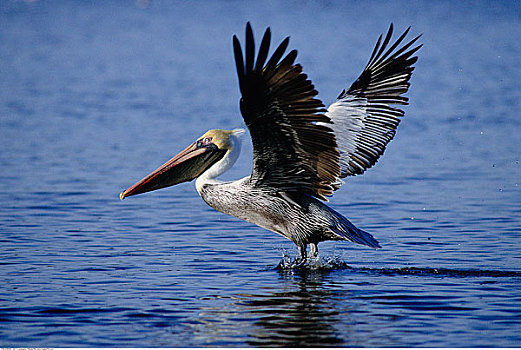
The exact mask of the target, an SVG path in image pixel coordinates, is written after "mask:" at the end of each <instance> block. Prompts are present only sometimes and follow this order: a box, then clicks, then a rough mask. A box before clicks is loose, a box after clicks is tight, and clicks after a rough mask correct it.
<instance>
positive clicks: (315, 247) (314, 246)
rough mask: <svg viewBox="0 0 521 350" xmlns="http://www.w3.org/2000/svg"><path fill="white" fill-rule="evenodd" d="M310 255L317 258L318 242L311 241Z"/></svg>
mask: <svg viewBox="0 0 521 350" xmlns="http://www.w3.org/2000/svg"><path fill="white" fill-rule="evenodd" d="M309 256H310V257H312V258H316V257H317V256H318V244H317V243H309Z"/></svg>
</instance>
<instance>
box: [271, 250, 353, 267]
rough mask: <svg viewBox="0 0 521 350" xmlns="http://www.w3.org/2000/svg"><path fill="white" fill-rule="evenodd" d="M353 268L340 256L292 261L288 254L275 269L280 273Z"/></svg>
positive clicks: (284, 255)
mask: <svg viewBox="0 0 521 350" xmlns="http://www.w3.org/2000/svg"><path fill="white" fill-rule="evenodd" d="M349 268H351V267H350V266H349V265H347V263H346V262H345V261H344V260H342V258H341V257H339V256H332V257H321V256H317V257H309V258H306V259H300V258H295V259H293V260H292V259H291V257H290V256H289V255H287V254H286V253H284V254H283V256H282V259H281V260H280V262H279V264H278V265H277V267H276V268H275V269H276V270H278V271H294V272H297V271H315V272H328V271H333V270H343V269H349Z"/></svg>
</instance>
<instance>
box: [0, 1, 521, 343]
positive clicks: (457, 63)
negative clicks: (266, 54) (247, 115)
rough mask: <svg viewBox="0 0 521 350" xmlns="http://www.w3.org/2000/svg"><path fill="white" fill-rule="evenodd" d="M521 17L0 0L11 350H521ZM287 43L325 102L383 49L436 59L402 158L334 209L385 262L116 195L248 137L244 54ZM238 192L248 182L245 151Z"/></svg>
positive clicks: (3, 225)
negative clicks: (293, 264) (264, 38)
mask: <svg viewBox="0 0 521 350" xmlns="http://www.w3.org/2000/svg"><path fill="white" fill-rule="evenodd" d="M520 13H521V11H520V6H519V3H518V2H514V1H512V2H508V1H505V2H494V3H490V4H489V3H488V2H458V3H456V4H454V3H452V2H436V3H431V2H415V3H410V2H392V3H389V4H386V3H366V4H364V3H359V2H317V3H301V2H289V3H288V2H268V3H262V4H260V3H259V4H257V3H247V2H226V3H213V2H202V3H197V4H192V3H184V2H163V1H152V2H150V3H148V2H142V1H140V2H138V3H136V4H134V3H132V2H110V3H106V2H103V3H101V2H99V3H88V2H74V1H63V2H60V1H52V2H43V1H35V2H24V1H4V2H2V3H1V4H0V62H1V65H0V91H1V93H0V203H1V204H0V208H1V210H0V246H1V248H2V256H1V259H0V277H1V279H2V281H3V284H2V293H0V320H1V326H0V339H2V345H3V346H24V347H33V346H52V347H76V346H119V347H134V346H151V347H154V346H274V345H278V346H313V345H314V346H360V347H365V346H373V347H374V346H427V347H458V346H474V347H479V346H502V347H515V346H520V345H521V335H520V334H521V332H520V331H521V309H520V308H519V305H521V268H520V266H521V165H520V160H521V151H520V150H521V137H520V136H519V135H521V118H520V115H519V111H520V110H521V108H520V107H521V106H520V97H521V92H520V89H519V81H520V80H521V67H520V65H519V57H520V56H519V55H520V53H521V44H520V41H519V40H517V39H516V38H519V37H521V22H520V19H521V14H520ZM248 20H249V21H251V22H252V24H253V27H254V31H255V33H256V35H257V36H260V35H261V33H262V31H263V30H264V28H265V27H266V26H268V25H269V26H271V28H272V33H273V39H274V40H276V41H279V40H282V38H284V37H285V36H286V35H290V36H291V38H292V39H291V44H290V45H291V47H294V48H297V49H298V50H299V58H298V60H299V61H300V62H301V63H302V64H303V66H304V69H305V71H306V72H307V73H308V74H309V76H310V77H311V78H312V79H313V82H314V84H315V85H316V87H317V88H318V90H319V91H320V95H319V96H320V97H321V98H322V99H323V100H324V101H325V103H330V102H332V101H333V100H334V98H335V97H336V96H337V95H338V93H339V92H340V90H341V89H342V88H344V87H346V86H347V85H349V84H350V83H351V82H352V81H354V79H356V77H357V74H358V73H359V72H360V71H361V69H362V68H363V67H364V65H365V63H366V61H367V59H368V58H369V55H370V53H371V50H372V48H373V45H374V43H375V41H376V38H377V36H378V35H379V34H380V33H381V32H385V31H386V29H387V27H388V25H389V23H390V22H394V24H395V27H396V29H397V30H398V31H402V30H405V28H407V27H408V26H409V25H412V27H413V29H412V34H413V35H416V34H419V33H424V36H423V37H422V41H423V42H424V44H425V46H424V47H423V48H422V50H421V51H420V53H419V54H420V60H419V61H418V64H417V69H416V70H415V72H414V75H413V78H412V88H411V90H410V93H409V97H410V99H411V104H410V105H409V106H407V107H406V117H405V118H404V119H403V122H402V124H401V125H400V127H399V129H398V133H397V136H396V138H395V140H394V141H393V142H392V143H391V144H390V146H389V147H388V149H387V151H386V154H385V155H384V157H383V158H382V159H381V161H380V162H379V163H378V164H377V165H376V166H375V167H374V168H373V169H371V170H369V171H368V172H367V173H366V174H364V175H363V176H360V177H355V178H350V179H348V182H347V183H346V185H345V186H344V187H343V188H342V189H341V190H340V191H338V192H337V193H336V194H335V196H334V197H333V198H332V200H331V205H332V206H333V207H334V208H335V209H336V210H338V211H339V212H341V213H343V214H344V215H345V216H346V217H348V218H349V219H350V220H351V221H352V222H353V223H355V224H356V225H358V226H359V227H360V228H362V229H364V230H367V231H369V232H372V233H373V235H374V236H375V237H376V238H377V239H378V240H379V241H380V243H381V244H382V247H383V248H382V249H380V250H372V249H369V248H366V247H360V246H357V245H354V244H351V243H348V242H341V243H333V242H328V243H322V244H321V245H320V252H321V256H322V260H321V261H320V262H317V263H316V264H315V265H313V266H312V267H308V268H307V269H280V268H279V269H278V268H277V266H278V265H279V263H281V262H285V261H286V260H285V259H287V256H290V257H295V256H296V254H297V252H296V249H295V248H294V247H293V244H292V243H291V242H289V241H287V240H285V239H283V238H282V237H279V236H277V235H275V234H273V233H270V232H268V231H265V230H263V229H261V228H258V227H255V226H252V225H250V224H248V223H245V222H242V221H239V220H236V219H234V218H232V217H228V216H225V215H223V214H220V213H217V212H215V211H213V210H212V209H211V208H209V207H207V206H206V205H205V204H204V203H203V202H202V200H201V199H200V198H199V197H198V196H197V193H196V191H195V189H194V185H193V184H192V183H188V184H182V185H179V186H176V187H175V188H169V189H164V190H161V191H157V192H153V193H149V194H146V195H143V196H136V197H132V198H129V199H127V200H125V201H124V202H122V201H120V200H119V199H118V194H119V192H120V191H121V190H122V189H124V188H126V187H128V186H129V185H131V184H133V183H134V182H135V181H137V180H139V179H140V178H141V177H143V176H144V175H146V174H147V173H148V172H149V171H151V170H153V169H155V168H156V167H157V166H159V165H160V164H162V163H163V162H164V161H166V160H167V159H169V158H170V157H171V156H172V155H173V154H174V153H176V152H177V151H179V150H181V149H183V148H184V147H185V146H186V145H188V144H189V143H190V142H192V141H193V140H194V139H195V138H196V137H198V136H200V135H201V134H202V133H204V132H205V131H206V129H208V128H227V129H231V128H235V127H244V125H243V122H242V119H241V118H240V115H239V110H238V98H239V94H238V87H237V82H236V77H235V72H234V69H235V68H234V64H233V61H232V49H231V37H232V35H233V34H239V35H240V36H241V37H242V35H243V30H244V27H245V23H246V21H248ZM243 149H244V151H243V154H242V155H241V157H240V159H239V161H238V163H237V164H236V165H235V167H234V168H233V169H232V170H231V171H230V172H229V173H227V174H226V175H225V176H224V178H225V179H234V178H239V177H242V176H245V175H247V174H248V173H249V172H250V169H251V145H250V141H249V138H248V135H245V138H244V145H243Z"/></svg>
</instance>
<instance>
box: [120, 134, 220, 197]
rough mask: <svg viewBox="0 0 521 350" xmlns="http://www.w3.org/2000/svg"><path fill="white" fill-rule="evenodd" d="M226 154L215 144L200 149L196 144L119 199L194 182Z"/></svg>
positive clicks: (129, 189)
mask: <svg viewBox="0 0 521 350" xmlns="http://www.w3.org/2000/svg"><path fill="white" fill-rule="evenodd" d="M225 153H226V151H222V150H220V149H219V148H217V146H215V145H213V144H211V145H209V146H206V147H198V146H197V143H196V142H194V143H192V144H191V145H190V146H188V147H187V148H186V149H184V150H183V151H181V152H180V153H179V154H177V155H176V156H174V157H173V158H172V159H170V160H169V161H168V162H166V163H165V164H163V165H161V166H160V167H159V168H157V169H156V170H155V171H153V172H152V173H150V174H149V175H148V176H146V177H145V178H143V179H142V180H141V181H139V182H137V183H136V184H134V185H133V186H132V187H130V188H128V189H126V190H124V191H123V192H121V194H120V195H119V198H120V199H122V200H123V199H125V198H126V197H130V196H133V195H136V194H140V193H145V192H150V191H155V190H158V189H160V188H164V187H169V186H173V185H177V184H179V183H181V182H186V181H192V180H193V179H195V178H196V177H198V176H199V175H201V174H202V173H203V172H204V171H205V170H206V169H208V168H209V167H210V166H211V165H212V164H213V163H215V162H216V161H218V160H219V159H221V158H222V157H223V156H224V154H225Z"/></svg>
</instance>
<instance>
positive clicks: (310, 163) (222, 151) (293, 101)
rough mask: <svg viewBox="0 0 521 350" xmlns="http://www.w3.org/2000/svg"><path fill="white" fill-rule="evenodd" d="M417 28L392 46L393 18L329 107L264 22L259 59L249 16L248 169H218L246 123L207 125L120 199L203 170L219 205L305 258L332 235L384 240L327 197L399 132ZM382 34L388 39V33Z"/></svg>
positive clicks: (245, 71)
mask: <svg viewBox="0 0 521 350" xmlns="http://www.w3.org/2000/svg"><path fill="white" fill-rule="evenodd" d="M409 29H410V27H409V28H408V29H407V30H406V31H405V32H404V33H403V34H402V35H401V36H400V37H399V38H398V39H397V40H395V42H394V43H393V44H391V45H389V43H390V40H391V36H392V32H393V25H392V24H391V25H390V27H389V30H388V32H387V35H386V36H385V37H384V38H383V36H382V35H380V37H379V39H378V41H377V43H376V47H375V48H374V50H373V53H372V55H371V58H370V59H369V63H368V64H367V66H366V67H365V68H364V70H363V72H362V74H361V75H360V76H359V78H358V79H357V80H356V81H355V82H354V83H353V84H352V85H351V87H350V88H349V89H347V90H343V91H342V92H341V93H340V95H339V96H338V98H337V100H336V101H335V102H334V103H333V104H331V106H329V108H327V109H325V108H324V105H323V104H322V102H321V101H320V100H318V99H317V98H315V96H316V95H317V91H316V90H315V88H314V86H313V84H312V83H311V81H310V80H309V79H308V78H307V76H306V74H304V73H303V72H302V66H301V65H300V64H297V63H295V59H296V57H297V51H296V50H292V51H290V52H289V53H288V54H287V55H285V56H284V54H285V52H286V49H287V47H288V43H289V37H287V38H286V39H284V40H283V41H282V43H281V44H280V45H279V46H278V47H277V48H276V49H275V51H274V52H273V53H272V55H271V58H269V59H268V52H269V46H270V41H271V32H270V29H269V28H268V29H266V32H265V33H264V36H263V38H262V40H261V43H260V48H259V51H258V53H257V58H256V59H255V45H254V39H253V32H252V29H251V26H250V24H249V23H248V24H247V25H246V45H245V52H244V56H243V51H242V48H241V45H240V43H239V40H238V39H237V37H236V36H233V50H234V56H235V63H236V66H237V73H238V77H239V88H240V92H241V94H242V97H241V99H240V110H241V114H242V116H243V118H244V121H245V124H246V125H247V127H248V129H249V131H250V135H251V139H252V143H253V170H252V173H251V175H250V176H247V177H245V178H242V179H240V180H237V181H233V182H221V181H219V180H217V179H216V178H217V177H218V176H219V175H220V174H222V173H224V172H225V171H226V170H228V169H229V168H230V167H231V166H232V165H233V164H234V162H235V161H236V159H237V157H238V154H239V152H240V141H239V136H240V135H241V134H242V133H243V132H244V130H240V129H236V130H218V129H214V130H209V131H207V132H206V133H205V134H204V135H202V136H201V137H199V138H198V139H197V140H196V141H195V142H193V143H192V144H191V145H190V146H188V147H187V148H186V149H185V150H183V151H182V152H181V153H179V154H178V155H176V156H175V157H173V158H172V159H170V160H169V161H168V162H166V163H165V164H163V165H162V166H161V167H159V168H158V169H157V170H155V171H154V172H152V173H151V174H150V175H148V176H147V177H145V178H144V179H143V180H141V181H139V182H138V183H136V184H135V185H133V186H132V187H130V188H129V189H127V190H125V191H123V192H122V193H121V195H120V198H121V199H124V198H125V197H129V196H132V195H135V194H138V193H143V192H148V191H154V190H157V189H160V188H163V187H168V186H172V185H175V184H178V183H181V182H185V181H191V180H193V179H197V180H196V182H195V186H196V188H197V191H198V192H199V194H200V196H201V197H202V198H203V200H204V201H205V202H206V203H207V204H208V205H210V206H211V207H212V208H214V209H216V210H218V211H220V212H223V213H226V214H229V215H232V216H235V217H238V218H240V219H243V220H246V221H248V222H251V223H253V224H256V225H258V226H260V227H263V228H265V229H268V230H270V231H273V232H276V233H278V234H281V235H282V236H284V237H286V238H288V239H290V240H291V241H293V242H294V243H295V244H296V245H297V247H298V249H299V253H300V258H301V259H305V258H306V257H307V246H308V245H309V246H310V255H311V256H316V255H317V254H318V249H317V244H318V243H319V242H321V241H324V240H348V241H352V242H355V243H358V244H363V245H367V246H369V247H373V248H380V245H379V244H378V242H377V241H376V240H375V239H374V238H373V236H372V235H371V234H369V233H368V232H365V231H362V230H360V229H358V228H357V227H355V226H354V225H353V224H352V223H351V222H350V221H349V220H347V219H346V218H345V217H343V216H342V215H341V214H339V213H338V212H336V211H335V210H333V209H331V208H330V207H328V206H327V205H325V204H324V203H323V201H327V197H328V196H331V195H333V191H335V190H337V189H338V188H339V187H340V186H341V184H342V183H343V181H342V180H341V179H342V178H345V177H347V176H351V175H357V174H362V173H363V172H364V171H365V170H366V169H368V168H370V167H371V166H373V165H374V164H375V163H376V162H377V160H378V158H379V157H380V156H381V155H382V154H383V152H384V150H385V147H386V145H387V144H388V143H389V141H390V140H391V139H392V138H393V137H394V134H395V132H396V128H397V126H398V124H399V122H400V119H399V118H400V117H402V116H403V115H404V112H403V111H402V110H401V109H398V108H396V107H391V105H399V104H401V105H405V104H407V102H408V99H407V98H406V97H404V96H402V95H403V94H404V93H405V92H407V90H408V88H409V85H410V84H409V79H410V77H411V73H412V71H413V70H414V67H413V64H414V63H415V62H416V60H417V57H412V56H413V54H414V53H415V52H416V51H417V50H418V49H419V48H420V47H421V45H418V46H416V47H413V48H411V47H412V46H413V44H414V43H415V42H416V41H417V40H418V38H419V37H420V36H421V35H420V36H417V37H416V38H414V39H412V40H411V41H409V42H408V43H406V44H404V45H402V43H403V40H404V38H405V37H406V35H407V34H408V32H409ZM382 38H383V40H382Z"/></svg>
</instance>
